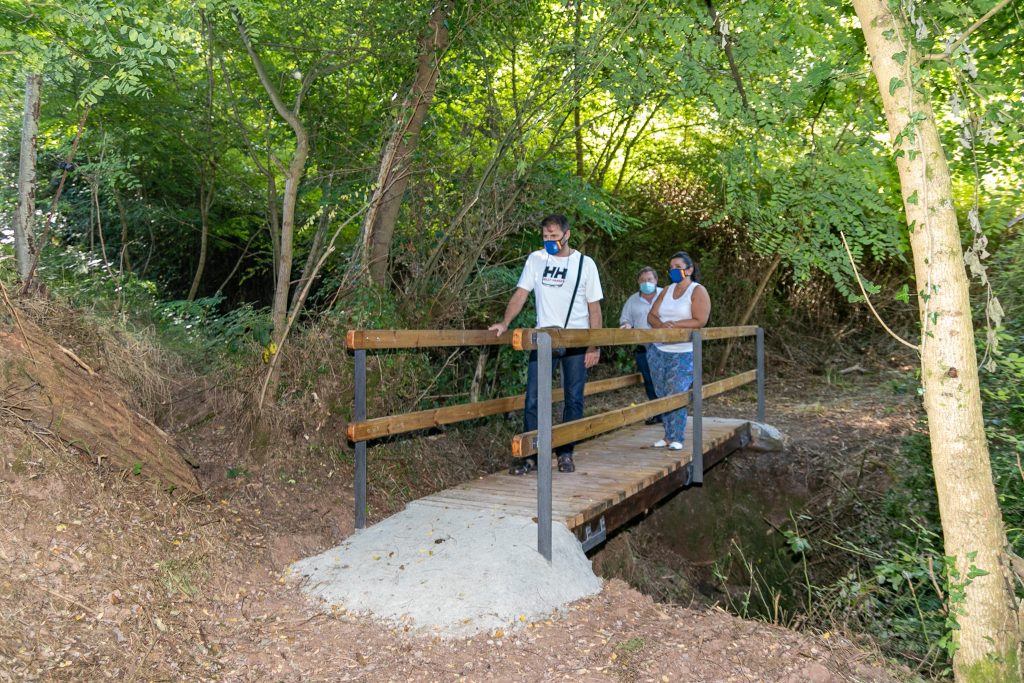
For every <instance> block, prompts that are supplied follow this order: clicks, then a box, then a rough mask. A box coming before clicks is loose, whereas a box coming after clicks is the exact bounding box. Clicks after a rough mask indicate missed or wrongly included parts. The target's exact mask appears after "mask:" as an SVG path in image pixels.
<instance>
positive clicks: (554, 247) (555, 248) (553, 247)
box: [544, 240, 562, 256]
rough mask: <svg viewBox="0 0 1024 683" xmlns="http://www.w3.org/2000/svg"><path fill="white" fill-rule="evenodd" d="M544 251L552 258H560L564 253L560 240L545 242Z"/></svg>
mask: <svg viewBox="0 0 1024 683" xmlns="http://www.w3.org/2000/svg"><path fill="white" fill-rule="evenodd" d="M544 250H545V251H546V252H548V253H549V254H551V255H552V256H558V252H560V251H562V245H561V243H560V242H559V241H558V240H544Z"/></svg>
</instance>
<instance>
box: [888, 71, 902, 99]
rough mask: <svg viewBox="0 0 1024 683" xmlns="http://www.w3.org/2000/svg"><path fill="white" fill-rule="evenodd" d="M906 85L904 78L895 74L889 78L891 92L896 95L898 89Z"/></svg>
mask: <svg viewBox="0 0 1024 683" xmlns="http://www.w3.org/2000/svg"><path fill="white" fill-rule="evenodd" d="M904 85H906V83H905V82H904V81H903V79H902V78H896V77H895V76H893V77H892V78H891V79H890V80H889V94H890V95H895V94H896V91H897V90H899V89H900V88H902V87H903V86H904Z"/></svg>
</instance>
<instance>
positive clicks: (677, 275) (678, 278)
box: [668, 268, 684, 284]
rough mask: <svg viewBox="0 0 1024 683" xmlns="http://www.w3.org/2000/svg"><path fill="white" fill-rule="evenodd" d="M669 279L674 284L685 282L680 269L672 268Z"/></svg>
mask: <svg viewBox="0 0 1024 683" xmlns="http://www.w3.org/2000/svg"><path fill="white" fill-rule="evenodd" d="M668 277H669V279H670V280H672V282H675V283H677V284H678V283H680V282H682V281H683V277H684V276H683V271H682V270H681V269H679V268H670V269H669V271H668Z"/></svg>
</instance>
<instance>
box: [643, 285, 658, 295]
mask: <svg viewBox="0 0 1024 683" xmlns="http://www.w3.org/2000/svg"><path fill="white" fill-rule="evenodd" d="M657 288H658V286H657V285H656V284H654V283H653V282H641V283H640V291H641V292H642V293H643V294H654V290H656V289H657Z"/></svg>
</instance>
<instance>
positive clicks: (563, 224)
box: [540, 213, 569, 234]
mask: <svg viewBox="0 0 1024 683" xmlns="http://www.w3.org/2000/svg"><path fill="white" fill-rule="evenodd" d="M549 225H557V226H558V227H559V228H561V229H562V234H565V232H566V231H567V230H568V229H569V219H568V218H566V217H565V216H563V215H562V214H560V213H553V214H551V215H550V216H545V217H544V220H542V221H541V222H540V229H541V230H543V229H544V228H546V227H548V226H549Z"/></svg>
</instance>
